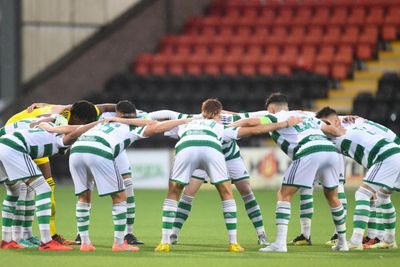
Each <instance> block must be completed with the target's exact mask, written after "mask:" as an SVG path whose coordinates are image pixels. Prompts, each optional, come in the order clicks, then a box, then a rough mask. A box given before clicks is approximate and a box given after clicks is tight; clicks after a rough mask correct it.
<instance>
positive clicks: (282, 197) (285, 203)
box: [259, 167, 298, 252]
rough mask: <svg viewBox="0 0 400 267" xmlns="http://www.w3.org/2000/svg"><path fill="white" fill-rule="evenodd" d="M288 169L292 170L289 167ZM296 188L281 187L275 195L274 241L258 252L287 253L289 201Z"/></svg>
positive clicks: (290, 186)
mask: <svg viewBox="0 0 400 267" xmlns="http://www.w3.org/2000/svg"><path fill="white" fill-rule="evenodd" d="M289 169H293V168H291V167H289ZM297 190H298V187H297V186H293V185H282V187H281V189H280V190H279V191H278V194H277V198H278V201H277V204H276V211H275V223H276V239H275V242H273V243H272V244H271V245H269V246H266V247H265V248H262V249H260V250H259V251H260V252H272V251H276V252H287V247H286V240H287V232H288V225H289V221H290V213H291V212H290V211H291V204H290V203H291V201H292V197H293V195H294V194H295V193H296V192H297Z"/></svg>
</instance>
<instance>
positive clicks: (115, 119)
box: [103, 117, 120, 122]
mask: <svg viewBox="0 0 400 267" xmlns="http://www.w3.org/2000/svg"><path fill="white" fill-rule="evenodd" d="M119 119H120V118H118V117H108V118H104V119H103V122H118V121H119Z"/></svg>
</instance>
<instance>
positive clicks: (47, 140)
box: [0, 126, 68, 159]
mask: <svg viewBox="0 0 400 267" xmlns="http://www.w3.org/2000/svg"><path fill="white" fill-rule="evenodd" d="M28 127H29V126H28ZM62 138H63V135H60V134H56V133H49V132H47V131H45V130H43V129H41V128H39V127H35V128H31V129H22V130H16V131H13V132H11V133H8V134H5V135H3V136H2V137H1V138H0V143H2V144H4V145H7V146H9V147H11V148H13V149H15V150H17V151H19V152H22V153H27V154H29V155H30V157H31V158H32V159H37V158H44V157H50V156H52V155H54V154H57V153H58V152H59V150H60V149H66V148H68V146H66V145H64V144H63V141H62Z"/></svg>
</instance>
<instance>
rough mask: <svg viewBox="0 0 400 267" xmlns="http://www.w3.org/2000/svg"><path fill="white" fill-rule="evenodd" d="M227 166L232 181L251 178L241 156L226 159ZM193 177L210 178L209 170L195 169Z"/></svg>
mask: <svg viewBox="0 0 400 267" xmlns="http://www.w3.org/2000/svg"><path fill="white" fill-rule="evenodd" d="M226 168H227V169H228V176H229V178H230V179H231V180H232V183H235V182H238V181H240V180H243V179H249V178H250V177H249V172H248V171H247V168H246V166H245V165H244V162H243V159H242V158H241V157H239V158H235V159H231V160H228V161H226ZM192 177H193V178H196V179H200V180H204V181H206V180H208V176H207V172H206V171H204V170H200V169H197V170H195V171H194V172H193V174H192Z"/></svg>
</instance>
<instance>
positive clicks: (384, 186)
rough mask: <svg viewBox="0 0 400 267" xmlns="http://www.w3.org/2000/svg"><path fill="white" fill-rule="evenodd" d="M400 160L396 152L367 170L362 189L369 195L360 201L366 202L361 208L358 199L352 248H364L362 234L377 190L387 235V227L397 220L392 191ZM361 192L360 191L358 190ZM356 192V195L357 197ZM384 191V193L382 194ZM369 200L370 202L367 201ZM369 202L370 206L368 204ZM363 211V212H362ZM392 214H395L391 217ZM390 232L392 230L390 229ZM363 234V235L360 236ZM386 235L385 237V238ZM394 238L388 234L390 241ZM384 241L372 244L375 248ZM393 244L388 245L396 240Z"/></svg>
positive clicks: (378, 211)
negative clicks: (371, 201)
mask: <svg viewBox="0 0 400 267" xmlns="http://www.w3.org/2000/svg"><path fill="white" fill-rule="evenodd" d="M399 161H400V154H394V155H392V156H390V157H388V158H386V159H385V160H383V161H380V162H377V163H375V164H374V165H373V166H372V167H371V168H370V169H369V170H368V172H367V174H366V176H365V178H364V180H363V184H362V185H361V187H360V190H362V191H363V192H364V194H366V195H367V197H369V198H368V199H367V197H365V196H363V199H362V201H364V202H363V203H360V206H362V204H365V205H364V206H362V207H361V208H359V207H358V206H359V205H358V203H357V199H356V212H355V216H354V230H353V235H352V238H351V242H350V244H351V245H350V246H351V248H352V249H359V250H361V249H363V247H362V245H361V247H360V242H362V236H363V234H364V231H365V228H366V226H367V223H368V217H367V216H368V215H369V212H370V200H371V198H372V197H373V195H374V194H375V192H381V193H380V194H379V197H378V194H377V207H378V208H377V217H378V220H379V218H380V216H382V220H383V224H384V226H385V237H386V234H387V233H388V232H387V231H386V227H387V226H388V227H389V229H390V227H392V226H393V224H392V223H393V222H395V218H396V216H395V215H394V214H395V210H394V207H393V204H392V202H391V200H390V193H391V190H392V188H393V187H394V186H395V184H396V181H397V180H398V177H399V173H400V166H399V165H398V162H399ZM357 193H359V191H357ZM357 193H356V197H357ZM382 193H383V194H382ZM365 201H368V202H365ZM382 203H384V204H382ZM366 204H368V207H367V206H366ZM367 212H368V213H367ZM360 213H361V214H360ZM356 216H357V217H356ZM391 216H394V217H393V218H391ZM389 233H390V230H389ZM360 236H361V237H360ZM385 237H384V238H385ZM391 239H392V238H391V237H390V234H389V236H388V241H389V242H391V241H392V240H391ZM384 243H386V242H380V243H377V244H375V245H372V246H371V248H372V247H374V248H379V247H381V246H382V245H383V244H384ZM390 244H391V245H389V246H387V247H390V248H392V247H394V246H395V242H391V243H390Z"/></svg>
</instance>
